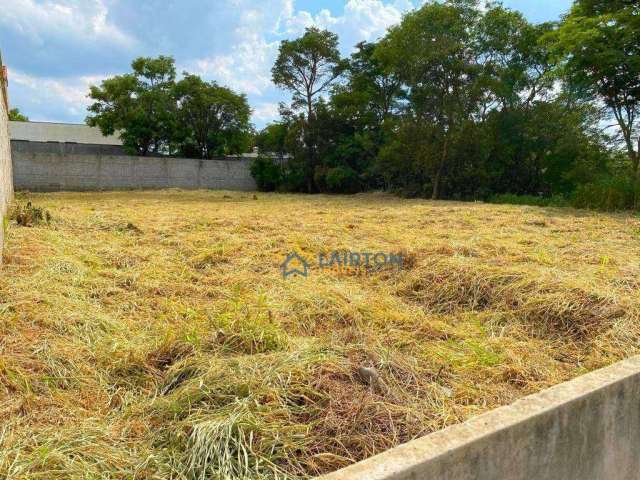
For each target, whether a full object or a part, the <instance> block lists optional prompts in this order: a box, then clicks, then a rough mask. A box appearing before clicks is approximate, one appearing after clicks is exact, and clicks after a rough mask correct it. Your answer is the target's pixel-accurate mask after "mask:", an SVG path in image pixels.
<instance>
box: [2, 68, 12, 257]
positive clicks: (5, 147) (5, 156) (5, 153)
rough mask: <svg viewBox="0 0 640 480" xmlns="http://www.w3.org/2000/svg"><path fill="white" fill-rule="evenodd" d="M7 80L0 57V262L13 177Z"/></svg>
mask: <svg viewBox="0 0 640 480" xmlns="http://www.w3.org/2000/svg"><path fill="white" fill-rule="evenodd" d="M7 84H8V78H7V73H6V68H4V67H3V65H2V58H1V57H0V261H2V251H3V247H4V225H5V218H4V217H5V214H6V212H7V206H8V204H9V202H10V201H11V199H12V198H13V182H12V179H13V175H12V173H11V146H10V144H9V128H8V120H9V118H8V115H9V114H8V112H9V97H8V95H7Z"/></svg>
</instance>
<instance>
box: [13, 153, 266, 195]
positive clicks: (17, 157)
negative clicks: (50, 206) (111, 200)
mask: <svg viewBox="0 0 640 480" xmlns="http://www.w3.org/2000/svg"><path fill="white" fill-rule="evenodd" d="M112 148H113V147H108V146H103V147H100V146H95V145H91V146H85V145H75V144H65V143H35V142H21V141H13V142H12V155H13V163H14V184H15V188H16V190H30V191H60V190H71V191H92V190H126V189H156V188H183V189H216V190H240V191H252V190H256V184H255V181H254V180H253V177H252V176H251V173H250V171H249V168H250V165H251V159H248V158H225V159H218V160H194V159H187V158H165V157H133V156H126V155H118V154H113V152H112Z"/></svg>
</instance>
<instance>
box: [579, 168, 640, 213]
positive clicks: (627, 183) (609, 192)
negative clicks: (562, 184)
mask: <svg viewBox="0 0 640 480" xmlns="http://www.w3.org/2000/svg"><path fill="white" fill-rule="evenodd" d="M637 194H638V187H637V184H636V183H635V182H634V180H633V178H630V177H628V176H626V177H619V176H617V177H604V178H602V179H599V180H597V181H595V182H592V183H587V184H584V185H579V186H578V188H577V189H576V192H575V194H574V197H573V200H572V204H573V205H574V206H575V207H577V208H591V209H595V210H606V211H616V210H627V209H632V208H635V207H637V205H636V198H637Z"/></svg>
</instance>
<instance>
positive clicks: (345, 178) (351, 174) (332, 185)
mask: <svg viewBox="0 0 640 480" xmlns="http://www.w3.org/2000/svg"><path fill="white" fill-rule="evenodd" d="M325 182H326V184H327V188H328V190H329V191H330V192H345V193H355V192H357V191H359V190H360V180H359V178H358V174H357V172H356V171H355V170H353V169H352V168H350V167H346V166H338V167H333V168H330V169H329V170H328V171H327V174H326V176H325Z"/></svg>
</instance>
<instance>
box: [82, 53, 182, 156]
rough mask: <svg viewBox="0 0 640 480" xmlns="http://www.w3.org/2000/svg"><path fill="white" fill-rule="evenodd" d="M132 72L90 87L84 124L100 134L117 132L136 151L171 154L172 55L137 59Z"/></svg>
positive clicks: (173, 82)
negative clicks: (97, 129) (89, 99)
mask: <svg viewBox="0 0 640 480" xmlns="http://www.w3.org/2000/svg"><path fill="white" fill-rule="evenodd" d="M131 67H132V69H133V73H129V74H126V75H119V76H116V77H113V78H109V79H107V80H104V81H103V82H102V84H101V85H100V87H96V86H92V87H91V90H90V93H89V97H90V98H91V99H92V100H94V103H93V104H92V105H91V106H89V108H88V110H89V112H90V113H91V114H93V115H89V116H88V117H87V120H86V121H87V124H88V125H90V126H95V127H99V128H100V130H101V131H102V133H103V135H113V134H115V133H118V134H119V135H120V138H121V139H122V141H123V144H124V146H125V147H126V148H128V149H129V150H131V151H133V152H135V153H137V154H139V155H147V154H149V153H156V154H159V153H171V139H172V137H173V134H174V131H175V127H176V125H175V120H176V114H175V99H174V96H173V89H174V85H175V77H176V71H175V65H174V60H173V58H170V57H165V56H160V57H158V58H142V57H141V58H138V59H136V60H134V61H133V63H132V64H131Z"/></svg>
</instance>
